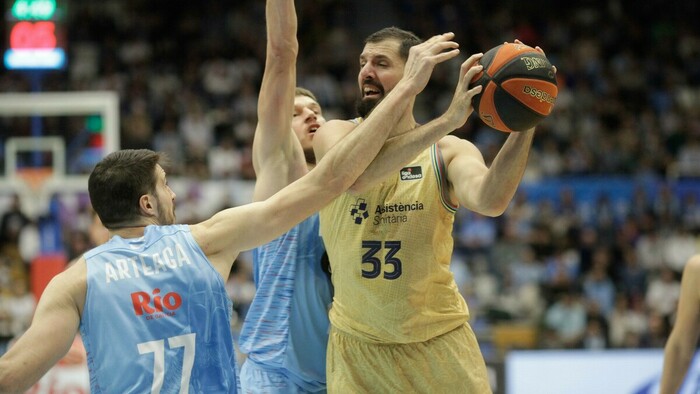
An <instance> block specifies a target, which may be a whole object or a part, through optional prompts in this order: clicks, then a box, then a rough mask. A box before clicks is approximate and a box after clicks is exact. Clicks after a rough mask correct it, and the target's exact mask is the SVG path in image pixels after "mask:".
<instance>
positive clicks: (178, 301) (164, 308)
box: [131, 288, 182, 320]
mask: <svg viewBox="0 0 700 394" xmlns="http://www.w3.org/2000/svg"><path fill="white" fill-rule="evenodd" d="M131 303H132V305H133V306H134V314H136V316H144V315H145V316H146V320H154V319H161V318H163V317H172V316H175V311H176V310H177V309H178V308H180V306H182V296H181V295H180V294H178V293H176V292H174V291H171V292H168V293H165V294H163V295H161V290H160V289H157V288H156V289H153V291H151V292H150V293H148V292H146V291H136V292H133V293H131Z"/></svg>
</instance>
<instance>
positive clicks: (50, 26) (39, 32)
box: [4, 0, 66, 70]
mask: <svg viewBox="0 0 700 394" xmlns="http://www.w3.org/2000/svg"><path fill="white" fill-rule="evenodd" d="M62 1H65V0H14V1H9V2H8V3H10V9H9V10H7V12H6V14H5V19H6V22H7V23H6V31H7V41H6V43H7V45H6V48H7V49H6V50H5V55H4V63H5V68H6V69H8V70H58V69H63V68H64V67H65V65H66V37H65V26H64V24H63V22H64V19H65V8H64V7H62V4H60V3H61V2H62Z"/></svg>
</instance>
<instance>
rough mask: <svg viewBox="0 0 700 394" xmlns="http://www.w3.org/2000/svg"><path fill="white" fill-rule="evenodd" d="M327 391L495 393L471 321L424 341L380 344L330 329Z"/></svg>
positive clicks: (344, 393) (343, 392) (450, 393)
mask: <svg viewBox="0 0 700 394" xmlns="http://www.w3.org/2000/svg"><path fill="white" fill-rule="evenodd" d="M326 372H327V381H328V393H330V394H332V393H339V394H340V393H342V394H347V393H430V394H433V393H449V394H454V393H470V394H482V393H491V388H490V386H489V381H488V376H487V373H486V365H485V364H484V358H483V356H482V355H481V350H480V349H479V344H478V343H477V342H476V336H475V335H474V332H473V331H472V329H471V327H470V326H469V324H468V323H464V324H463V325H462V326H459V327H457V328H456V329H454V330H452V331H450V332H447V333H445V334H443V335H440V336H438V337H435V338H432V339H430V340H428V341H425V342H417V343H408V344H376V343H369V342H365V341H362V340H359V339H357V338H356V337H353V336H350V335H348V334H346V333H344V332H342V331H340V330H338V329H336V328H335V327H331V332H330V338H329V342H328V353H327V360H326Z"/></svg>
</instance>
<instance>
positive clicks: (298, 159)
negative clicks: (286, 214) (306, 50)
mask: <svg viewBox="0 0 700 394" xmlns="http://www.w3.org/2000/svg"><path fill="white" fill-rule="evenodd" d="M265 13H266V23H267V55H266V59H265V71H264V73H263V78H262V84H261V87H260V93H259V96H258V124H257V126H256V129H255V137H254V139H253V168H254V169H255V174H256V182H255V190H254V193H253V201H260V200H264V199H266V198H268V197H270V196H271V195H273V194H274V193H276V192H277V191H279V190H280V189H282V188H283V187H285V186H287V185H288V184H290V183H292V182H293V181H295V180H296V179H298V178H299V177H301V176H302V175H304V174H306V172H308V170H307V168H306V160H305V159H304V152H303V150H302V147H301V144H300V143H299V140H298V139H297V137H296V136H295V135H294V133H293V132H292V123H291V119H292V114H293V113H294V91H295V88H296V72H297V69H296V60H297V55H298V52H299V43H298V41H297V37H296V34H297V16H296V11H295V8H294V0H268V1H267V5H266V8H265Z"/></svg>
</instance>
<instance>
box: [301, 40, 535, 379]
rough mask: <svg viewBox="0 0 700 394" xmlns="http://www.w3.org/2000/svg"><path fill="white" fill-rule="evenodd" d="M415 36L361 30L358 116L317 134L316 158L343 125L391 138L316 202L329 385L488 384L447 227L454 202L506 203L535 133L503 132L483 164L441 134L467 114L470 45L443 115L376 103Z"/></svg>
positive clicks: (496, 206) (405, 66) (474, 152)
mask: <svg viewBox="0 0 700 394" xmlns="http://www.w3.org/2000/svg"><path fill="white" fill-rule="evenodd" d="M421 45H423V44H421V42H420V40H419V39H418V38H417V37H416V36H415V35H413V34H412V33H410V32H407V31H404V30H401V29H397V28H394V27H392V28H387V29H383V30H380V31H378V32H376V33H374V34H372V35H370V36H369V37H368V38H367V39H366V41H365V47H364V50H363V52H362V54H361V55H360V72H359V76H358V82H359V86H360V91H361V93H362V98H361V100H360V102H359V104H358V112H359V114H360V116H361V118H358V119H356V120H353V121H330V122H328V123H326V124H325V125H324V126H323V127H321V129H319V131H318V132H317V133H316V137H315V141H314V150H315V151H316V155H317V158H321V159H320V160H322V157H323V155H324V154H326V153H327V152H328V151H329V149H331V147H332V146H333V145H334V144H335V143H337V142H338V141H340V140H341V139H342V138H344V137H345V136H346V135H348V134H349V133H351V132H357V131H359V130H365V129H366V128H370V129H374V130H380V128H386V127H389V128H391V131H390V136H392V138H390V139H389V140H387V143H386V144H385V145H384V147H383V148H382V151H381V152H380V154H379V155H378V156H377V157H376V158H375V160H374V161H373V162H372V164H370V166H369V167H368V168H367V170H366V171H365V173H364V174H363V175H362V176H361V177H360V178H359V179H358V180H357V181H356V183H355V185H354V186H353V187H352V188H351V189H350V192H348V193H346V194H344V195H341V196H340V197H338V198H337V199H336V200H334V201H333V202H332V203H331V204H330V205H328V206H326V208H324V209H323V210H322V211H321V235H322V237H323V239H324V243H325V245H326V250H327V251H328V255H329V258H330V263H331V278H332V280H333V285H334V287H335V295H334V298H333V305H332V308H331V310H330V321H331V333H330V338H329V344H328V354H327V364H326V370H327V379H328V391H329V392H330V393H349V392H352V393H369V392H372V393H389V392H392V393H393V392H412V393H413V392H425V393H439V392H444V393H489V392H491V388H490V386H489V383H488V379H487V374H486V367H485V364H484V360H483V357H482V355H481V352H480V350H479V346H478V344H477V341H476V338H475V335H474V333H473V332H472V330H471V328H470V326H469V324H468V319H469V312H468V309H467V305H466V303H465V301H464V299H463V298H462V296H461V295H460V293H459V292H458V289H457V285H456V284H455V281H454V278H453V276H452V273H451V272H450V270H449V265H450V258H451V254H452V247H453V241H452V237H451V233H452V224H453V221H454V213H455V211H456V209H457V207H458V206H460V205H461V206H464V207H466V208H468V209H471V210H473V211H475V212H478V213H480V214H484V215H489V216H496V215H500V214H502V213H503V212H504V211H505V209H506V208H507V207H508V204H509V203H510V201H511V199H512V197H513V195H514V194H515V191H516V189H517V186H518V184H519V182H520V180H521V178H522V174H523V172H524V169H525V166H526V163H527V158H528V153H529V150H530V146H531V144H532V139H533V134H534V130H528V131H525V132H520V133H512V134H511V135H510V136H509V137H508V139H507V141H506V142H505V143H504V145H503V147H502V148H501V150H500V152H499V153H498V155H497V157H496V158H495V160H494V161H493V163H492V164H491V166H490V168H489V167H487V166H486V164H485V162H484V159H483V156H482V155H481V153H480V152H479V150H478V149H477V148H476V147H475V146H474V145H473V144H472V143H470V142H468V141H465V140H461V139H459V138H456V137H454V136H447V134H448V133H450V132H452V131H453V130H455V129H457V128H459V127H461V126H462V125H464V123H465V122H466V120H467V117H468V116H469V114H471V112H472V111H473V108H472V106H471V99H472V97H473V95H474V94H476V93H478V92H475V91H470V90H468V82H469V80H470V79H471V77H472V76H473V75H475V74H476V73H477V72H478V71H480V69H481V66H477V65H476V61H477V60H478V59H479V58H480V56H481V55H480V54H476V55H473V56H471V57H470V58H469V59H467V61H465V62H464V63H463V64H462V67H461V69H460V74H459V80H458V84H457V88H456V91H455V95H454V97H453V101H452V102H451V104H450V106H449V108H448V109H447V111H446V112H445V113H444V114H443V115H442V116H440V117H438V118H436V119H434V120H432V121H431V122H428V123H426V124H424V125H417V123H416V121H415V120H414V117H413V113H412V112H413V103H414V100H415V95H408V94H403V93H402V94H399V95H398V97H400V100H398V102H397V100H394V101H393V102H392V103H391V106H390V107H387V105H388V103H387V98H388V97H396V96H394V94H395V92H396V91H397V89H400V87H401V84H400V82H399V83H397V81H402V80H404V79H405V78H406V75H405V72H406V70H410V69H411V61H412V58H411V54H413V51H415V50H416V48H420V47H421ZM538 49H539V48H538ZM465 93H466V94H465ZM380 109H381V111H380ZM370 111H371V112H370Z"/></svg>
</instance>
